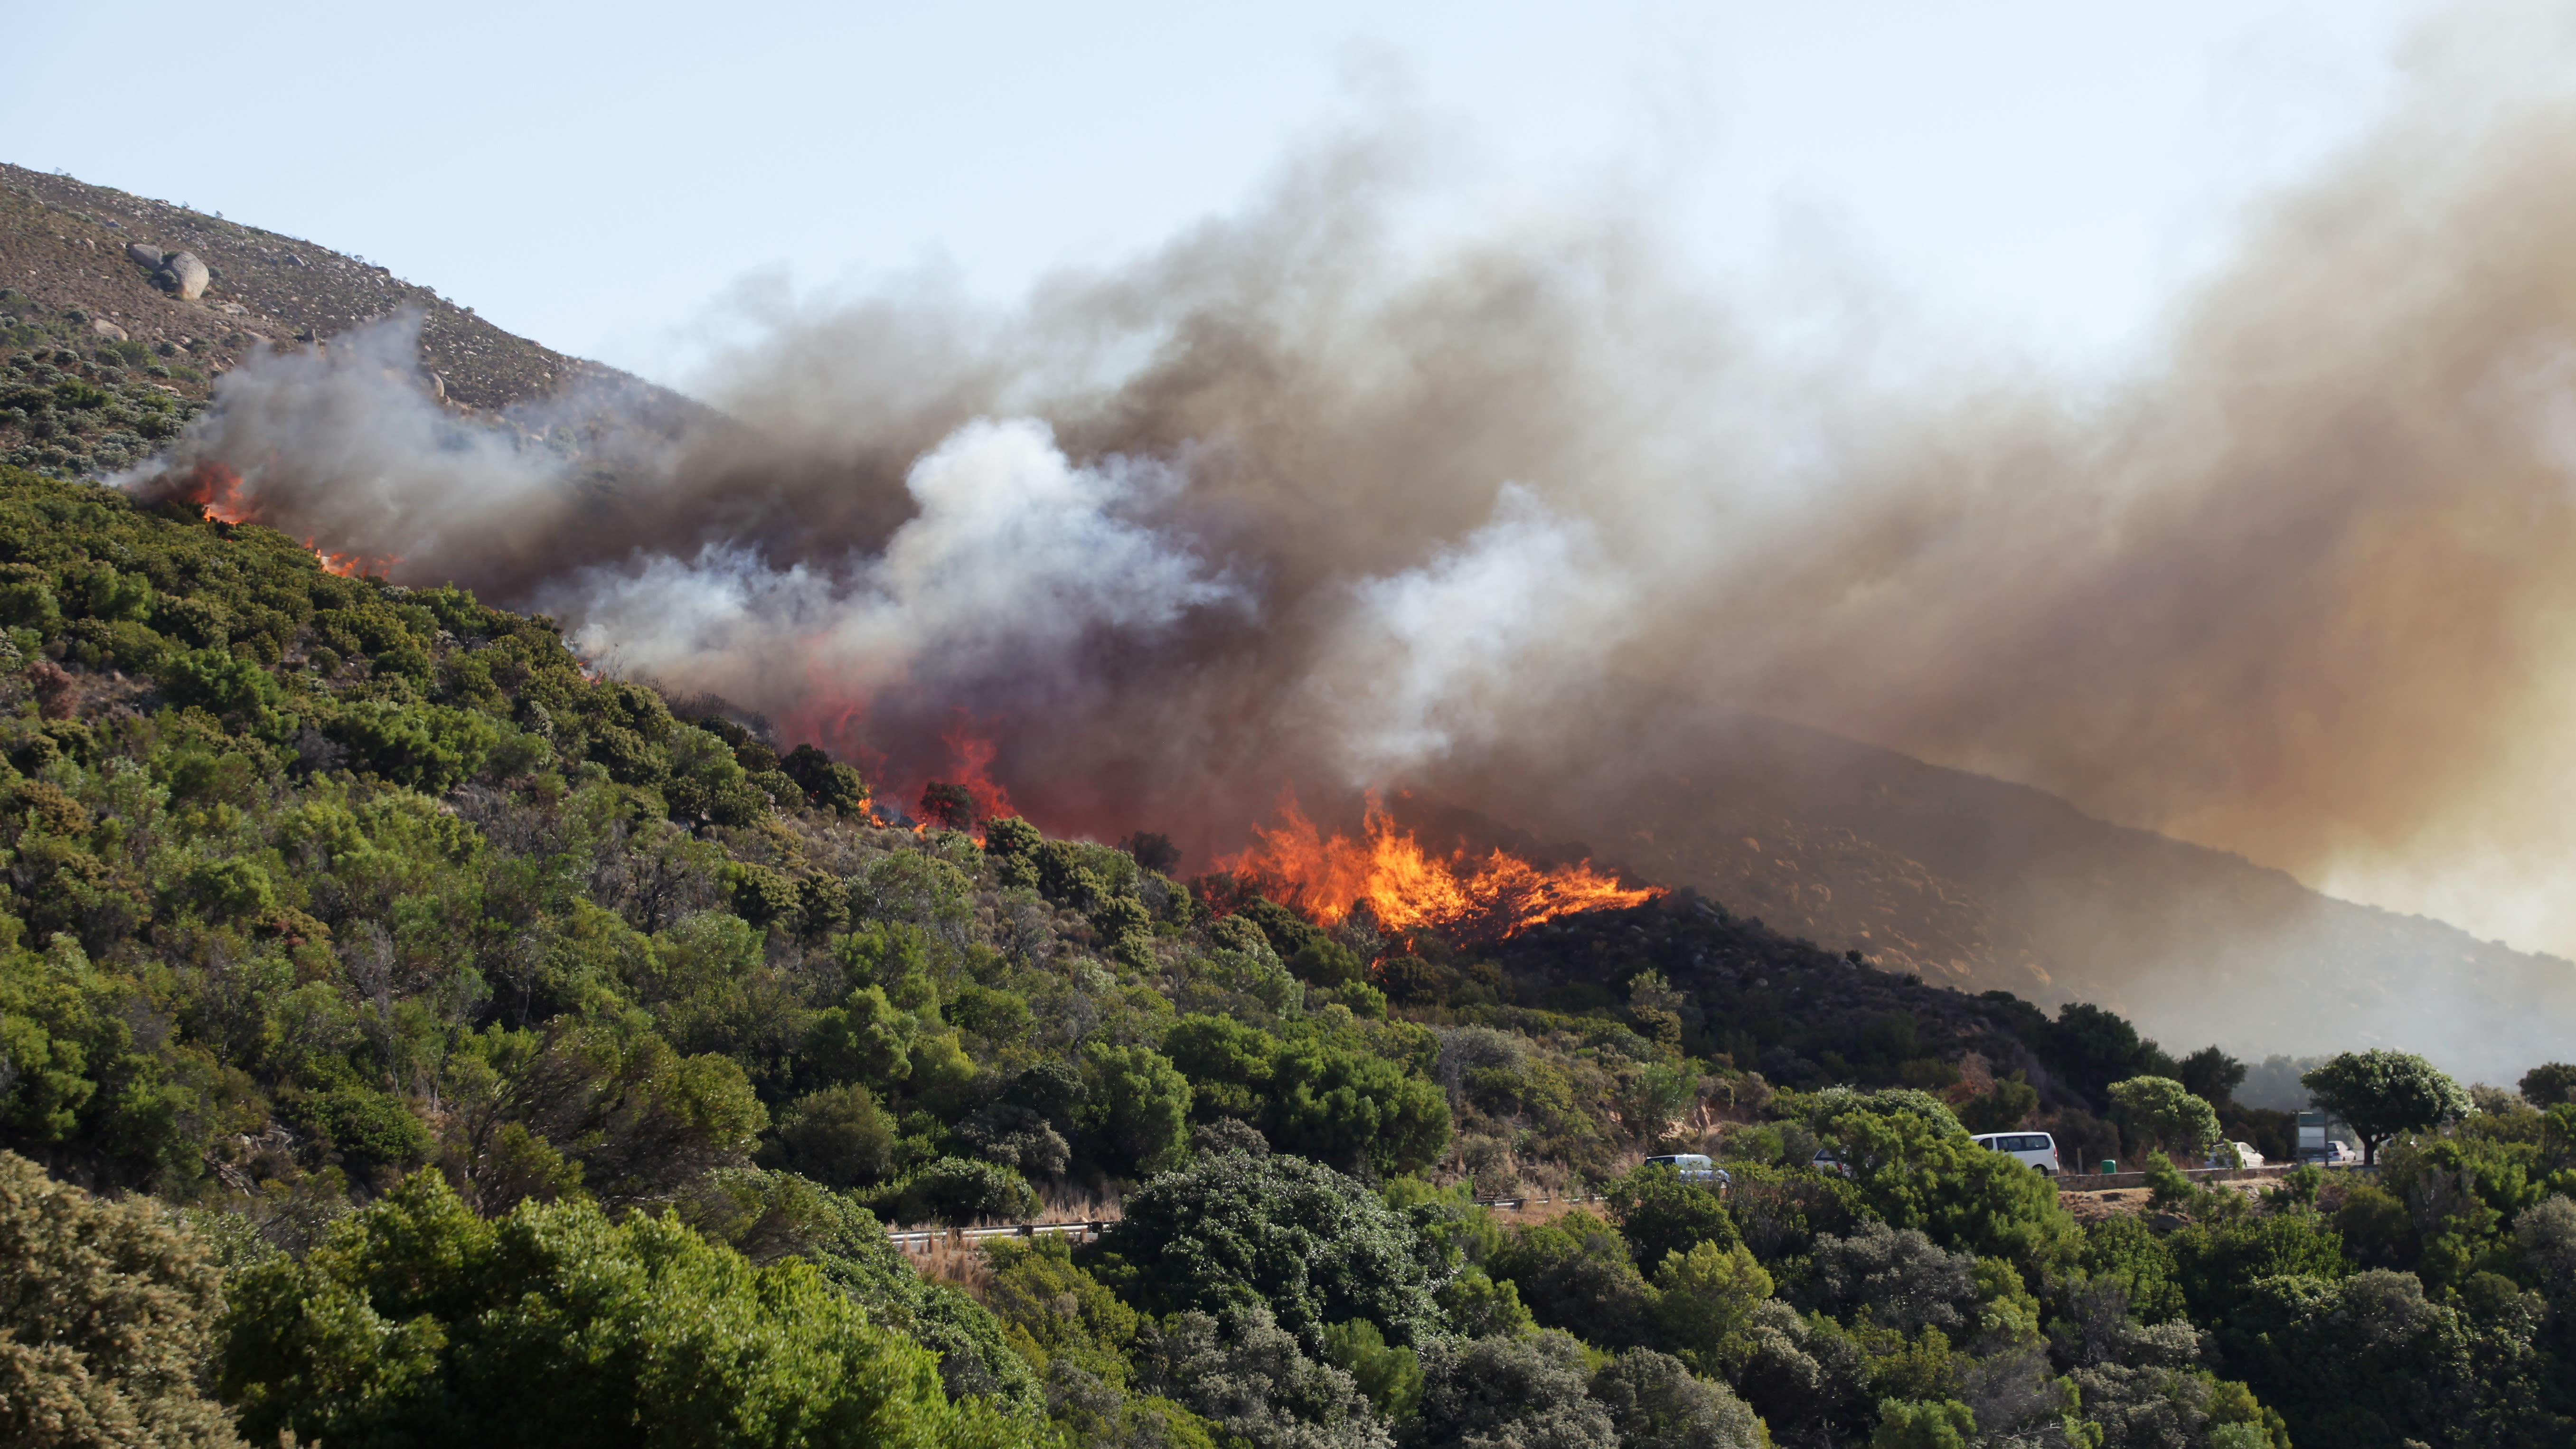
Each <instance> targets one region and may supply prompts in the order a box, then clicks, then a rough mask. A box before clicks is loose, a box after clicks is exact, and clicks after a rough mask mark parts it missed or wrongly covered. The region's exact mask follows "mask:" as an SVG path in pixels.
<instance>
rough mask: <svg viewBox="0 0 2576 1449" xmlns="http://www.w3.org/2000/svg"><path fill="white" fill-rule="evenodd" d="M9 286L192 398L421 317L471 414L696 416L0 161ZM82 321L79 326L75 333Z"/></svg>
mask: <svg viewBox="0 0 2576 1449" xmlns="http://www.w3.org/2000/svg"><path fill="white" fill-rule="evenodd" d="M135 246H140V247H143V248H147V249H152V250H158V251H165V252H177V251H184V252H187V253H189V254H191V255H193V256H195V257H197V258H198V259H200V260H201V261H202V262H203V263H204V264H205V267H206V269H207V280H206V285H205V288H204V290H203V292H202V293H201V294H199V295H197V296H195V297H193V298H192V297H186V296H182V295H178V294H176V293H174V292H171V291H168V290H165V289H164V288H163V287H161V286H157V285H155V283H154V280H153V269H152V268H150V267H148V266H146V265H144V264H143V263H142V262H140V261H138V260H136V259H135V258H134V257H132V256H130V255H129V251H128V249H129V248H130V247H135ZM0 285H5V286H7V287H9V288H10V289H12V290H13V291H14V292H16V293H18V294H19V296H20V300H19V302H18V304H17V307H16V309H15V310H16V311H17V312H19V313H20V314H22V315H26V316H32V317H34V318H36V319H37V320H38V321H39V322H40V323H46V322H49V323H54V324H58V325H57V328H56V331H57V332H58V333H61V332H69V333H71V334H72V335H73V337H74V338H75V339H76V340H78V341H79V342H80V343H81V344H82V346H81V347H77V348H73V349H71V350H75V351H82V350H85V349H87V348H89V347H91V346H94V344H95V342H96V341H98V340H103V339H102V338H101V336H100V334H98V333H96V332H93V331H90V330H89V329H91V328H93V327H95V325H96V324H98V323H102V322H103V323H106V324H108V325H109V326H110V327H113V328H115V329H116V330H117V331H119V332H122V333H123V334H125V336H126V337H127V338H128V339H129V340H132V341H135V342H138V343H141V344H143V345H144V346H145V347H146V348H148V349H150V350H151V351H153V352H154V353H155V354H156V355H158V356H161V357H163V358H164V359H167V360H169V361H168V362H167V363H166V364H165V365H170V366H171V368H172V371H173V373H176V372H177V371H178V370H179V368H180V367H187V368H190V369H192V370H194V371H195V372H197V373H199V374H201V377H200V379H199V380H198V381H197V382H196V383H194V384H191V383H188V382H187V381H186V380H185V379H177V381H178V384H179V386H180V389H181V391H183V392H186V393H189V394H190V395H192V396H202V394H203V389H204V378H205V376H210V375H212V374H218V373H221V372H223V371H225V370H226V369H229V368H231V367H233V366H235V365H237V364H238V363H239V362H240V360H241V358H242V356H243V354H244V353H245V352H246V351H247V350H248V349H250V348H253V347H259V346H263V345H294V344H297V343H314V342H325V343H327V342H328V340H329V339H330V338H331V337H332V336H334V335H336V334H338V333H341V332H345V331H348V330H350V329H351V328H354V327H358V326H361V325H364V324H366V323H368V322H372V321H375V320H377V319H379V318H382V317H385V316H387V315H389V314H392V313H394V312H398V311H401V310H403V309H405V308H409V309H412V310H415V311H418V312H419V313H420V314H421V317H422V325H421V366H422V368H423V369H424V371H426V372H428V373H429V374H431V375H432V376H434V377H435V378H436V379H437V380H438V383H439V385H440V386H441V387H442V389H443V390H444V394H445V396H446V397H447V398H448V399H449V400H450V401H452V402H454V403H456V404H458V405H459V406H462V407H466V408H471V409H476V410H481V411H485V412H501V411H504V410H506V409H508V408H509V407H511V406H512V405H513V404H517V403H523V402H528V401H532V400H534V399H536V398H539V397H542V396H546V395H549V394H556V393H566V392H573V391H577V390H578V391H584V392H587V393H590V394H592V395H595V396H596V397H598V398H599V399H600V405H601V406H616V407H621V408H626V409H632V410H636V411H641V412H645V413H659V414H665V415H668V416H670V417H672V418H674V419H677V418H680V417H684V416H687V415H688V414H689V413H690V412H692V411H693V410H694V405H693V404H690V403H688V402H687V401H686V400H684V399H682V398H680V397H678V396H677V395H676V394H673V393H670V392H667V391H665V390H663V389H660V388H656V387H653V386H651V385H650V384H648V383H645V382H642V381H641V380H639V379H637V378H635V377H633V376H631V375H629V374H627V373H623V372H620V371H618V370H617V369H615V368H612V367H607V366H604V365H602V364H600V363H596V362H588V361H584V360H583V359H581V358H577V357H568V356H565V355H564V354H562V353H560V352H556V351H553V350H552V349H550V348H547V347H544V346H541V345H539V344H537V343H535V342H531V341H529V340H528V339H526V338H524V337H518V336H514V335H512V334H511V333H508V332H505V331H503V330H502V329H500V328H498V327H495V326H493V325H492V324H491V323H489V322H487V321H485V320H483V319H482V318H480V317H478V316H476V315H474V310H473V308H471V307H468V306H465V305H462V304H460V303H457V302H455V301H452V300H450V299H448V298H445V297H442V296H440V295H439V294H438V293H437V292H435V291H433V290H431V289H430V288H428V287H425V286H421V285H419V284H417V283H413V282H408V281H405V280H403V279H402V278H400V277H396V276H394V275H393V274H392V273H391V272H389V271H387V270H386V269H385V268H383V267H380V266H375V265H372V264H370V263H368V262H366V261H364V260H362V259H360V258H356V257H351V256H344V255H342V254H340V253H338V252H334V251H331V250H329V249H328V248H325V247H319V246H316V245H314V244H313V243H311V242H307V241H302V240H299V239H297V238H295V237H290V236H283V235H280V234H278V233H276V232H272V231H263V230H261V229H260V228H258V227H253V226H244V225H242V224H241V223H239V222H235V221H229V220H226V219H224V218H223V217H220V216H212V215H208V214H206V213H204V212H200V211H194V210H191V209H189V208H186V207H181V206H174V205H171V204H170V203H168V202H165V201H155V200H152V199H150V198H148V197H141V196H135V195H132V194H130V193H127V192H123V191H117V190H114V189H112V188H109V187H104V186H93V185H90V184H88V183H86V182H82V181H77V180H74V179H73V178H71V177H68V176H59V175H50V174H47V173H45V172H40V171H31V170H29V169H27V168H25V167H23V166H12V165H6V164H0ZM73 312H78V313H80V314H82V315H81V318H80V320H79V321H77V322H72V321H70V320H69V314H70V313H73ZM56 340H57V341H58V342H59V341H61V340H62V338H61V337H60V336H57V338H56ZM49 350H50V349H49Z"/></svg>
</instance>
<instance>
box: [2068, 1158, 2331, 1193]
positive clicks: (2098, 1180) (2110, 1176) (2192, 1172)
mask: <svg viewBox="0 0 2576 1449" xmlns="http://www.w3.org/2000/svg"><path fill="white" fill-rule="evenodd" d="M2293 1167H2294V1164H2290V1163H2279V1164H2274V1165H2270V1166H2265V1167H2186V1168H2184V1169H2182V1175H2183V1176H2185V1177H2187V1178H2190V1179H2191V1180H2192V1181H2194V1182H2251V1181H2259V1180H2262V1179H2267V1178H2278V1177H2286V1176H2288V1175H2289V1174H2290V1172H2291V1171H2292V1170H2293ZM2146 1185H2147V1175H2146V1173H2145V1172H2143V1171H2140V1172H2061V1173H2059V1174H2058V1175H2057V1190H2058V1191H2059V1192H2107V1191H2110V1190H2112V1189H2114V1188H2123V1187H2144V1186H2146Z"/></svg>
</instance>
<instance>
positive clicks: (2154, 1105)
mask: <svg viewBox="0 0 2576 1449" xmlns="http://www.w3.org/2000/svg"><path fill="white" fill-rule="evenodd" d="M2111 1102H2112V1105H2113V1106H2114V1107H2115V1108H2116V1109H2117V1110H2118V1112H2119V1114H2120V1118H2121V1120H2122V1122H2123V1123H2125V1124H2126V1125H2127V1127H2128V1128H2129V1130H2130V1131H2131V1132H2133V1133H2135V1134H2137V1135H2138V1136H2140V1137H2142V1138H2144V1139H2146V1140H2147V1141H2148V1142H2151V1143H2154V1144H2155V1145H2156V1146H2158V1147H2161V1148H2164V1149H2165V1150H2166V1151H2169V1152H2179V1153H2181V1154H2182V1155H2183V1156H2186V1157H2190V1158H2194V1159H2197V1158H2200V1157H2203V1156H2206V1155H2207V1154H2208V1152H2209V1147H2210V1144H2211V1143H2213V1142H2216V1141H2217V1140H2218V1134H2219V1126H2218V1111H2217V1109H2216V1108H2214V1107H2212V1106H2210V1104H2209V1102H2208V1099H2206V1098H2204V1097H2202V1096H2200V1095H2199V1094H2198V1093H2196V1092H2194V1091H2192V1089H2191V1088H2189V1087H2186V1086H2184V1085H2183V1084H2182V1083H2180V1082H2178V1081H2175V1080H2174V1079H2173V1078H2171V1077H2131V1078H2129V1079H2128V1080H2127V1081H2125V1082H2114V1083H2112V1084H2111Z"/></svg>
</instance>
